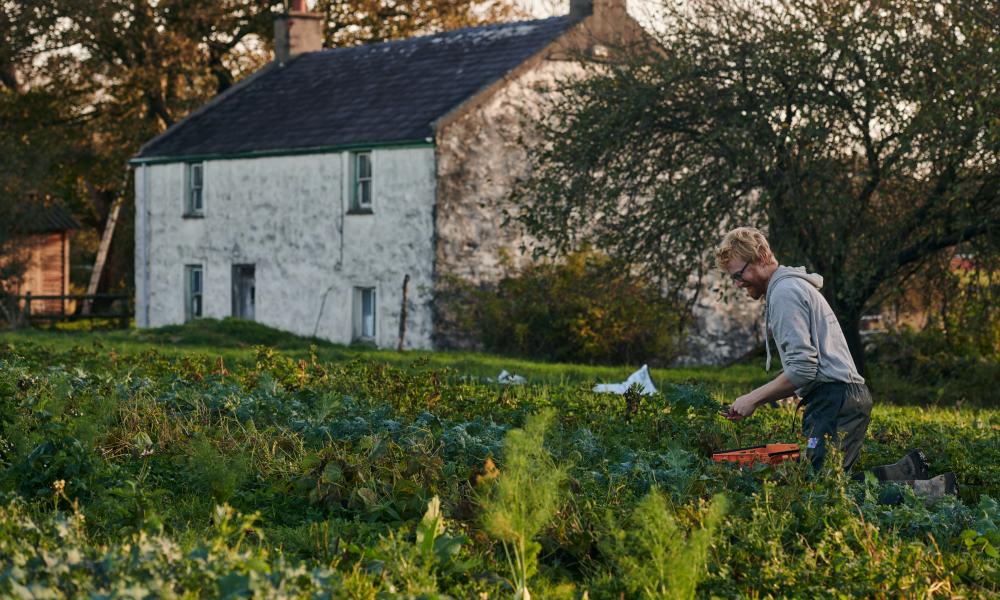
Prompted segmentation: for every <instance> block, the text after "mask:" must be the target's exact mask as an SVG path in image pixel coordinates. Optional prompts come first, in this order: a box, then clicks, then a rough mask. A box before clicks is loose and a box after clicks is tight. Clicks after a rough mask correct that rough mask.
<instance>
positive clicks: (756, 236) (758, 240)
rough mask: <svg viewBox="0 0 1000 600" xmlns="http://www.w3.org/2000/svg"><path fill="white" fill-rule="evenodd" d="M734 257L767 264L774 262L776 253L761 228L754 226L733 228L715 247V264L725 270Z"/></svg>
mask: <svg viewBox="0 0 1000 600" xmlns="http://www.w3.org/2000/svg"><path fill="white" fill-rule="evenodd" d="M734 258H735V259H738V260H743V261H746V262H756V263H760V264H765V265H766V264H770V263H772V262H774V254H773V253H772V252H771V246H770V245H769V244H768V243H767V238H765V237H764V234H763V233H761V232H760V230H759V229H755V228H753V227H737V228H736V229H733V230H732V231H730V232H729V233H727V234H726V237H724V238H722V243H721V244H719V246H718V247H717V248H716V249H715V265H716V266H717V267H719V269H721V270H723V271H725V270H726V267H727V266H728V265H729V261H731V260H733V259H734Z"/></svg>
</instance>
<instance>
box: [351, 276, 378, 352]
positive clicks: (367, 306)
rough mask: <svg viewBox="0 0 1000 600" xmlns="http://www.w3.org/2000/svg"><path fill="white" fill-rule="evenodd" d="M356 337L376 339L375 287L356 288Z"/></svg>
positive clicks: (359, 338)
mask: <svg viewBox="0 0 1000 600" xmlns="http://www.w3.org/2000/svg"><path fill="white" fill-rule="evenodd" d="M354 339H356V340H365V341H374V340H375V288H354Z"/></svg>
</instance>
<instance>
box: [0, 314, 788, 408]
mask: <svg viewBox="0 0 1000 600" xmlns="http://www.w3.org/2000/svg"><path fill="white" fill-rule="evenodd" d="M3 342H6V343H12V344H17V343H20V342H29V343H33V344H37V345H40V346H44V347H47V348H51V349H53V350H54V351H59V352H62V351H67V350H70V349H72V348H74V347H78V346H83V347H94V346H99V347H101V348H103V349H105V350H114V351H115V352H117V353H119V354H129V355H136V354H142V353H143V352H146V351H148V350H150V349H155V350H157V351H158V352H160V353H162V354H164V355H166V356H173V357H179V356H191V355H200V356H202V357H203V358H214V357H222V358H223V360H224V361H226V363H230V362H231V363H234V364H249V363H252V362H253V360H254V356H255V353H254V350H253V348H254V347H255V346H267V347H270V348H273V349H275V350H278V351H281V352H282V353H283V354H286V355H288V356H292V357H295V358H308V357H309V355H310V352H311V351H312V349H315V353H316V356H317V358H318V359H319V360H321V361H323V362H345V361H350V360H365V361H372V362H382V363H387V364H390V365H394V366H411V365H414V364H418V365H422V366H423V368H426V369H441V368H449V369H453V370H454V371H455V372H456V373H457V374H458V375H468V376H472V377H477V378H496V376H497V375H499V374H500V371H502V370H507V371H508V372H510V373H515V374H518V375H522V376H524V377H526V378H527V379H528V381H529V382H530V383H533V384H550V385H567V384H569V385H572V384H581V385H582V384H592V383H594V382H615V381H623V380H624V379H625V378H626V377H628V375H629V374H631V373H632V371H634V370H635V369H636V368H638V367H640V366H642V365H628V366H603V365H579V364H569V363H545V362H539V361H532V360H525V359H521V358H514V357H509V356H498V355H494V354H484V353H477V352H455V351H444V352H440V351H438V352H432V351H426V350H407V351H403V352H399V351H396V350H385V349H376V348H372V347H370V346H364V345H350V346H347V345H342V344H334V343H331V342H328V341H326V340H321V339H318V338H305V337H300V336H297V335H294V334H291V333H287V332H284V331H280V330H277V329H273V328H271V327H267V326H266V325H262V324H260V323H255V322H252V321H242V320H238V319H223V320H221V321H219V320H215V319H200V320H198V321H193V322H189V323H185V324H183V325H168V326H166V327H160V328H158V329H145V330H143V329H127V330H121V329H112V330H90V331H87V330H82V329H71V330H67V329H31V330H23V331H16V332H11V331H7V332H0V343H3ZM650 373H651V375H652V377H653V379H654V382H655V383H657V384H658V385H662V384H668V383H689V382H703V383H709V384H710V385H711V386H712V387H714V388H716V389H718V390H719V391H720V392H722V393H727V394H729V393H732V392H734V391H737V390H748V389H750V388H752V387H755V386H758V385H761V384H763V383H765V382H766V381H768V379H769V378H770V377H769V376H768V374H767V373H765V372H764V369H763V367H762V366H758V365H732V366H729V367H676V368H667V369H651V370H650ZM772 376H773V373H772Z"/></svg>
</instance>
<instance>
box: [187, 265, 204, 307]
mask: <svg viewBox="0 0 1000 600" xmlns="http://www.w3.org/2000/svg"><path fill="white" fill-rule="evenodd" d="M203 290H204V275H203V271H202V268H201V265H187V266H185V267H184V297H185V299H186V300H185V302H184V320H185V321H190V320H191V319H197V318H200V317H201V308H202V302H201V300H202V292H203Z"/></svg>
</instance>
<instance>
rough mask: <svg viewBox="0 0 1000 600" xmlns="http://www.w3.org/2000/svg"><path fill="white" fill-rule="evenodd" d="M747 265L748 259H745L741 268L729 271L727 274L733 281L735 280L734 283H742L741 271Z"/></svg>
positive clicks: (744, 269) (745, 268)
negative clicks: (732, 271)
mask: <svg viewBox="0 0 1000 600" xmlns="http://www.w3.org/2000/svg"><path fill="white" fill-rule="evenodd" d="M749 266H750V261H747V262H745V263H743V268H742V269H740V270H739V271H736V272H735V273H730V274H729V276H730V277H732V278H733V281H735V282H736V283H742V282H743V271H746V270H747V267H749Z"/></svg>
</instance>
